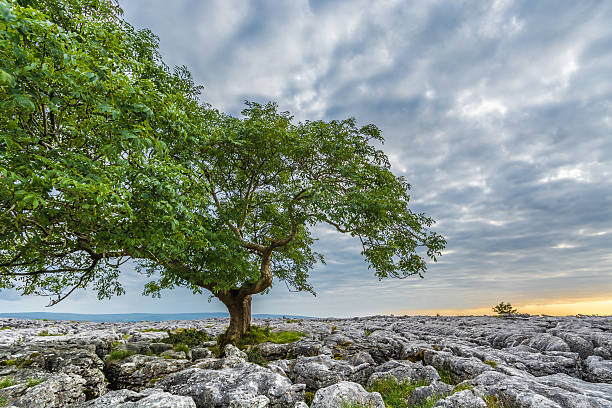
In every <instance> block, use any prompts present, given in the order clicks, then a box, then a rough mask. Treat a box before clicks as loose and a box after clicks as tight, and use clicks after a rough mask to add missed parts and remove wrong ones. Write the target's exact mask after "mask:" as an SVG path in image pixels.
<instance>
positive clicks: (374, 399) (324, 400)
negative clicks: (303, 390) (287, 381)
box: [310, 381, 385, 408]
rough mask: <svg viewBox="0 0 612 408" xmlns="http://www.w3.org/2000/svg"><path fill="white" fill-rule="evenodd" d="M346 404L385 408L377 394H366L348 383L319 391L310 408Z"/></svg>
mask: <svg viewBox="0 0 612 408" xmlns="http://www.w3.org/2000/svg"><path fill="white" fill-rule="evenodd" d="M347 403H348V404H355V405H359V406H361V407H368V408H370V407H371V408H385V403H384V402H383V399H382V397H381V396H380V394H379V393H377V392H367V391H366V390H365V389H364V388H363V387H362V386H361V385H360V384H357V383H354V382H348V381H341V382H338V383H336V384H333V385H330V386H329V387H325V388H321V389H319V390H318V391H317V392H316V394H315V396H314V400H313V401H312V405H311V406H310V408H338V407H342V406H343V404H347Z"/></svg>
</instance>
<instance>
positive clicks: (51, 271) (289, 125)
mask: <svg viewBox="0 0 612 408" xmlns="http://www.w3.org/2000/svg"><path fill="white" fill-rule="evenodd" d="M0 26H2V30H0V37H1V41H0V53H1V57H2V58H0V115H1V116H2V118H3V120H2V121H0V152H1V153H2V154H1V156H0V204H1V207H0V237H1V238H0V288H16V289H17V290H18V291H20V292H21V293H22V294H36V295H46V296H50V297H51V304H56V303H57V302H59V301H61V300H62V299H64V298H66V296H68V295H70V294H71V293H72V292H73V291H74V290H76V289H79V288H85V287H93V288H94V289H95V290H96V291H97V292H98V296H99V297H100V298H104V297H110V296H112V295H119V294H122V293H123V289H122V287H121V285H120V283H119V272H120V266H121V265H122V263H123V262H125V261H126V260H129V259H132V260H134V261H135V263H136V264H137V266H138V267H139V268H140V269H141V270H143V271H144V272H145V273H147V274H149V276H151V277H152V278H153V279H152V281H151V282H149V283H148V284H147V285H146V286H145V293H146V294H152V295H159V293H160V291H161V290H162V289H168V288H173V287H175V286H177V285H182V286H187V287H189V288H190V289H192V290H193V291H194V292H195V293H200V292H201V291H202V290H203V289H206V290H209V291H210V292H211V293H212V294H213V295H214V296H216V297H217V298H219V300H221V301H222V302H223V303H224V304H225V305H226V306H227V308H228V310H229V312H230V316H231V319H230V328H229V329H228V337H227V339H228V341H231V342H233V343H235V344H236V343H237V342H238V340H239V337H240V336H242V335H244V334H245V333H246V331H247V330H248V328H249V326H250V308H251V298H252V295H254V294H257V293H262V292H265V291H267V290H268V289H269V288H270V287H271V286H272V284H273V282H274V280H275V279H276V280H278V281H284V282H285V283H286V284H287V286H288V287H290V288H292V289H294V290H298V291H310V292H313V293H314V289H313V287H312V286H311V285H310V284H309V282H308V274H309V271H310V270H311V269H312V267H313V265H314V263H315V262H316V261H317V260H320V261H323V257H322V256H321V255H320V254H317V253H315V252H314V251H313V249H312V246H313V243H314V240H315V239H316V234H317V233H319V232H321V230H322V229H324V228H328V229H329V228H331V229H333V230H335V231H337V232H339V233H343V234H349V235H351V236H352V237H354V239H355V240H356V242H359V243H360V244H361V254H362V255H363V257H364V259H365V261H366V262H367V264H368V265H369V267H371V268H372V269H373V272H374V274H375V275H376V276H377V277H378V278H379V279H384V278H404V277H407V276H411V275H419V276H422V275H423V273H424V272H425V271H426V269H427V262H428V261H430V260H431V261H435V260H436V259H437V257H438V256H439V255H440V254H441V251H442V249H443V248H444V245H445V240H444V238H443V237H442V236H440V235H439V234H437V233H435V232H432V231H431V230H430V227H431V226H432V224H433V220H432V219H431V218H429V217H428V216H426V215H425V214H420V213H414V212H413V211H411V209H410V208H409V200H410V196H409V190H410V185H409V184H408V183H407V182H406V180H404V179H403V178H402V177H397V176H395V175H394V174H393V173H392V172H391V169H390V164H389V160H388V158H387V156H386V155H385V154H384V153H383V151H382V150H380V149H377V148H376V147H375V145H377V144H381V143H382V142H383V138H382V136H381V134H380V131H379V130H378V128H376V126H374V125H367V126H358V125H357V123H356V120H355V119H346V120H333V121H305V122H300V123H296V122H295V121H294V120H293V118H292V117H291V115H290V114H289V113H287V112H281V111H279V110H278V107H277V106H276V104H274V103H268V104H258V103H254V102H247V103H246V108H245V109H244V111H243V112H242V115H241V116H240V117H233V116H230V115H226V114H223V113H220V112H218V111H217V110H215V109H213V108H212V107H210V106H209V105H206V104H201V103H200V102H199V100H198V97H199V93H200V91H201V87H199V86H197V85H195V84H194V82H193V80H192V78H191V75H190V73H189V71H188V70H187V69H186V68H184V67H179V68H177V69H175V70H173V71H172V70H169V69H168V68H167V67H166V66H165V65H164V64H163V62H162V61H161V58H160V56H159V53H158V51H157V47H158V40H157V38H156V37H155V36H154V35H153V34H152V33H151V32H150V31H148V30H134V29H133V28H132V27H131V26H130V25H129V24H127V23H126V22H125V21H123V20H122V17H121V10H120V8H119V7H118V5H117V4H116V3H115V2H114V1H112V0H44V1H37V2H30V1H27V0H21V1H15V0H0Z"/></svg>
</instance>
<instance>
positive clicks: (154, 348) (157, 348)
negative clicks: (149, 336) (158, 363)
mask: <svg viewBox="0 0 612 408" xmlns="http://www.w3.org/2000/svg"><path fill="white" fill-rule="evenodd" d="M149 349H151V352H152V353H154V354H161V353H163V352H164V351H168V350H172V344H168V343H149Z"/></svg>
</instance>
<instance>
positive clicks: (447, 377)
mask: <svg viewBox="0 0 612 408" xmlns="http://www.w3.org/2000/svg"><path fill="white" fill-rule="evenodd" d="M438 374H440V381H442V382H444V383H447V384H449V385H457V384H458V383H459V381H457V380H456V379H455V378H454V377H453V374H452V373H451V371H450V370H449V369H448V368H441V369H439V370H438Z"/></svg>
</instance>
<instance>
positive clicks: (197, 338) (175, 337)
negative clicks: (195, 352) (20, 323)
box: [161, 329, 210, 347]
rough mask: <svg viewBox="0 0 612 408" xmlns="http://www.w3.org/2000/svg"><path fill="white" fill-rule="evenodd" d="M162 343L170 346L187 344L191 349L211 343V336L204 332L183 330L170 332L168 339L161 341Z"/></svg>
mask: <svg viewBox="0 0 612 408" xmlns="http://www.w3.org/2000/svg"><path fill="white" fill-rule="evenodd" d="M161 341H162V342H163V343H168V344H174V345H176V344H185V345H187V346H189V347H194V346H197V345H200V344H202V343H204V342H206V341H210V336H209V335H208V333H206V332H205V331H204V330H198V329H183V330H175V331H173V332H168V337H165V338H163V339H161Z"/></svg>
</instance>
